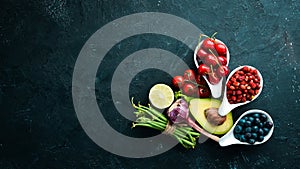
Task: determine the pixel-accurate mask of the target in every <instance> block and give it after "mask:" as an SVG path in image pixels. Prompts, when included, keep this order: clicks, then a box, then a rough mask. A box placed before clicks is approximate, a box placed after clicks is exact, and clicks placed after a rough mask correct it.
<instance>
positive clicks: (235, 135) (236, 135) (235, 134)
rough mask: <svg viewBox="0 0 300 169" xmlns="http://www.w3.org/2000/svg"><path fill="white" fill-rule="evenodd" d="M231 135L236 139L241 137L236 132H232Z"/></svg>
mask: <svg viewBox="0 0 300 169" xmlns="http://www.w3.org/2000/svg"><path fill="white" fill-rule="evenodd" d="M233 135H234V137H235V138H236V139H238V140H239V139H240V137H241V135H240V134H237V133H234V134H233Z"/></svg>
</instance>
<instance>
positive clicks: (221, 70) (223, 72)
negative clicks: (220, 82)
mask: <svg viewBox="0 0 300 169" xmlns="http://www.w3.org/2000/svg"><path fill="white" fill-rule="evenodd" d="M228 73H229V69H228V67H227V66H220V67H218V69H217V75H218V76H219V77H224V76H227V75H228Z"/></svg>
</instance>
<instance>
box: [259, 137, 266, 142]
mask: <svg viewBox="0 0 300 169" xmlns="http://www.w3.org/2000/svg"><path fill="white" fill-rule="evenodd" d="M264 138H265V137H264V136H259V137H258V138H257V141H259V142H262V141H263V140H264Z"/></svg>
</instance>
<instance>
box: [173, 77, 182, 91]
mask: <svg viewBox="0 0 300 169" xmlns="http://www.w3.org/2000/svg"><path fill="white" fill-rule="evenodd" d="M172 83H173V85H174V86H175V87H176V88H182V86H183V85H184V78H183V77H182V76H175V77H173V79H172Z"/></svg>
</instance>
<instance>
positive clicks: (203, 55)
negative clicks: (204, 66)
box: [197, 49, 208, 61]
mask: <svg viewBox="0 0 300 169" xmlns="http://www.w3.org/2000/svg"><path fill="white" fill-rule="evenodd" d="M207 55H208V53H207V52H206V51H205V50H203V49H199V50H198V52H197V58H198V60H199V61H203V60H204V59H205V58H206V56H207Z"/></svg>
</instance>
